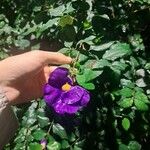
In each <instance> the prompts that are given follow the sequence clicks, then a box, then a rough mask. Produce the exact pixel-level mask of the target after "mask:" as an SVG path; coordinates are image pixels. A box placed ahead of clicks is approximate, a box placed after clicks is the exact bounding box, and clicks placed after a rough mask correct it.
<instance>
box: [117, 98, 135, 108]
mask: <svg viewBox="0 0 150 150" xmlns="http://www.w3.org/2000/svg"><path fill="white" fill-rule="evenodd" d="M132 104H133V99H132V98H125V99H123V100H120V101H119V102H118V105H120V106H121V107H123V108H129V107H131V106H132Z"/></svg>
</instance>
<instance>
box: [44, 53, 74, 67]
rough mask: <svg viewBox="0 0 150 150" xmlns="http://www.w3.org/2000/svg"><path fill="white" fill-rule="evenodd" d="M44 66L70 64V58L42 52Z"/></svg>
mask: <svg viewBox="0 0 150 150" xmlns="http://www.w3.org/2000/svg"><path fill="white" fill-rule="evenodd" d="M43 54H44V57H45V62H46V64H57V65H60V64H70V63H71V62H72V58H70V57H68V56H65V55H64V54H61V53H59V52H43Z"/></svg>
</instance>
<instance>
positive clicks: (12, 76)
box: [0, 50, 72, 104]
mask: <svg viewBox="0 0 150 150" xmlns="http://www.w3.org/2000/svg"><path fill="white" fill-rule="evenodd" d="M71 62H72V59H71V58H70V57H67V56H65V55H63V54H61V53H58V52H46V51H40V50H34V51H30V52H26V53H24V54H20V55H16V56H12V57H8V58H6V59H4V60H2V61H0V86H1V87H2V89H3V91H4V92H5V95H6V96H7V98H8V100H9V101H10V104H19V103H24V102H27V101H30V100H33V99H37V98H39V97H41V96H42V92H43V85H44V84H45V83H46V82H47V80H48V77H49V75H50V73H51V72H52V71H53V70H54V68H55V67H49V65H50V66H53V65H60V64H70V63H71Z"/></svg>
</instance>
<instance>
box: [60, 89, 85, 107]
mask: <svg viewBox="0 0 150 150" xmlns="http://www.w3.org/2000/svg"><path fill="white" fill-rule="evenodd" d="M84 92H85V91H84V89H83V88H82V87H80V86H73V87H72V88H71V90H69V91H67V92H63V93H62V95H61V99H62V101H63V103H65V104H74V103H77V102H78V101H80V100H81V98H82V97H83V94H84ZM78 105H79V104H78Z"/></svg>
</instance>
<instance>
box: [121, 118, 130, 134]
mask: <svg viewBox="0 0 150 150" xmlns="http://www.w3.org/2000/svg"><path fill="white" fill-rule="evenodd" d="M122 127H123V128H124V129H125V130H126V131H127V130H128V129H129V128H130V120H129V119H128V118H124V119H123V120H122Z"/></svg>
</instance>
